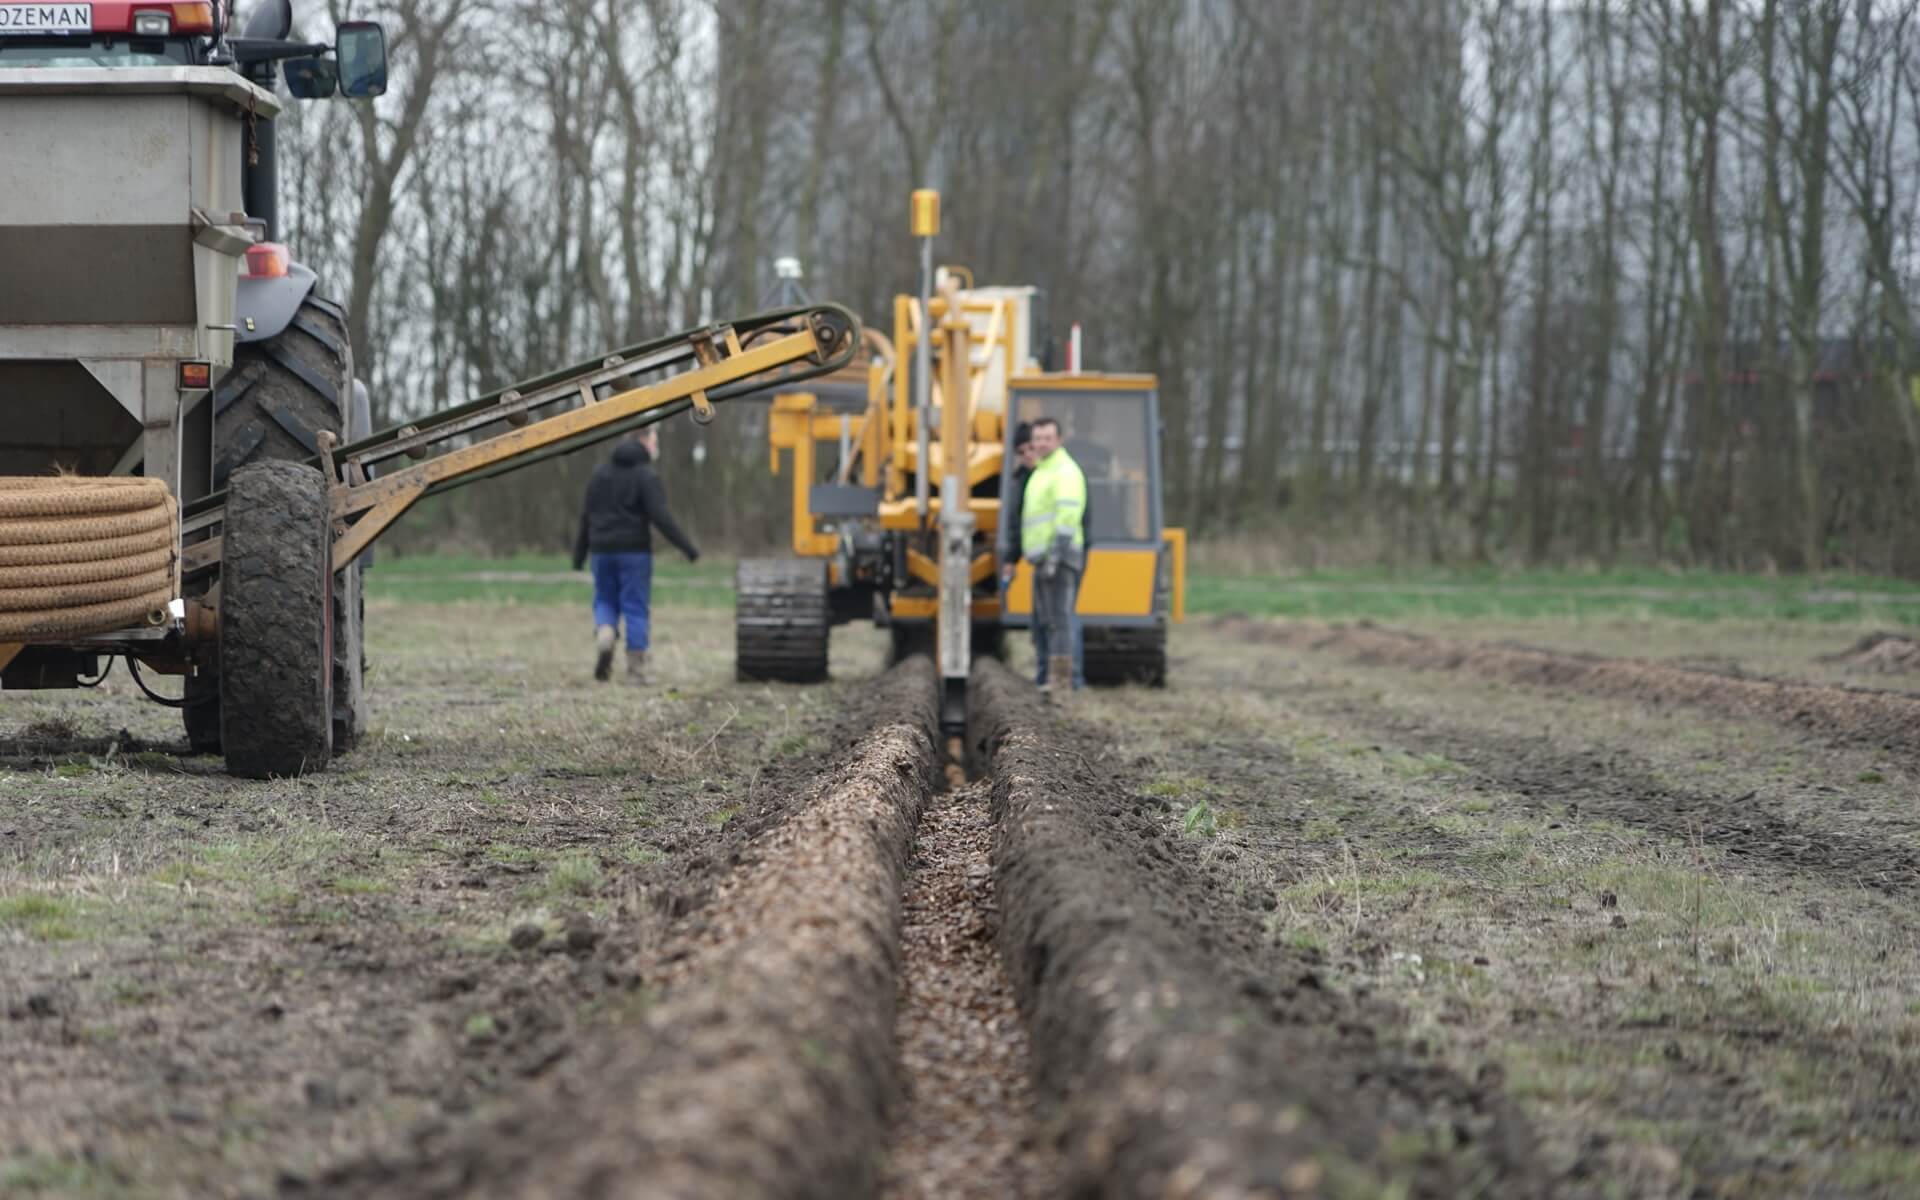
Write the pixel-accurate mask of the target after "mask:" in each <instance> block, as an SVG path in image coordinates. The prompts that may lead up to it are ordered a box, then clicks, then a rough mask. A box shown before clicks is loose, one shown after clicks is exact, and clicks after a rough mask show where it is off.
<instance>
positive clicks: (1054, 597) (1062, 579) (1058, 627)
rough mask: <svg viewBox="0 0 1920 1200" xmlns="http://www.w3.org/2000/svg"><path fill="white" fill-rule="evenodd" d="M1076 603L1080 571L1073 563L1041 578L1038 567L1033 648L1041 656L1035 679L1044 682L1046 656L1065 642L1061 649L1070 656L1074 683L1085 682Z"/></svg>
mask: <svg viewBox="0 0 1920 1200" xmlns="http://www.w3.org/2000/svg"><path fill="white" fill-rule="evenodd" d="M1079 603H1080V572H1079V571H1076V570H1075V569H1073V568H1072V567H1061V568H1059V569H1058V570H1056V571H1055V572H1054V575H1053V578H1052V579H1051V580H1048V579H1045V578H1043V577H1042V576H1041V574H1040V572H1039V571H1038V570H1036V571H1035V572H1034V576H1033V652H1034V653H1035V654H1036V655H1038V656H1039V659H1040V668H1039V670H1038V671H1037V672H1036V673H1035V678H1034V682H1035V683H1037V684H1044V683H1046V682H1047V665H1048V664H1047V658H1048V656H1049V654H1050V652H1051V651H1052V650H1053V649H1054V648H1055V647H1057V646H1059V645H1060V644H1061V643H1062V642H1064V643H1065V644H1066V646H1067V649H1066V651H1065V652H1064V653H1066V654H1067V655H1069V656H1071V657H1072V659H1073V686H1074V687H1076V688H1083V687H1085V686H1087V665H1086V659H1085V657H1084V655H1085V647H1084V646H1083V645H1082V644H1081V640H1080V613H1079Z"/></svg>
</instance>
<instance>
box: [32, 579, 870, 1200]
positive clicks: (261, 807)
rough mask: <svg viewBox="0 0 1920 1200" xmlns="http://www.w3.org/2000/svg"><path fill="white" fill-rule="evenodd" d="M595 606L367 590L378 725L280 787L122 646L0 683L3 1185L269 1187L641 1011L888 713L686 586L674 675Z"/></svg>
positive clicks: (864, 647) (842, 652) (667, 633)
mask: <svg viewBox="0 0 1920 1200" xmlns="http://www.w3.org/2000/svg"><path fill="white" fill-rule="evenodd" d="M578 617H579V614H577V613H576V612H574V611H573V610H572V609H563V608H548V607H528V608H512V607H506V608H500V607H493V606H487V607H481V606H473V607H463V606H374V607H373V609H372V610H371V611H370V614H369V627H370V631H371V637H372V649H371V657H372V660H373V662H374V664H375V667H374V674H373V676H372V681H373V687H374V688H375V691H374V693H373V694H374V704H373V729H372V732H371V735H370V736H369V737H368V739H367V742H366V745H365V746H364V747H363V748H361V749H360V750H358V751H356V752H355V753H353V754H351V755H349V756H347V757H345V758H342V759H341V760H340V761H339V762H337V763H336V764H335V766H334V768H333V769H332V770H330V771H329V772H327V773H325V774H323V775H319V776H315V777H311V778H307V779H301V780H296V781H283V782H274V783H268V784H258V783H248V782H244V781H239V780H232V779H228V778H227V777H226V776H224V775H222V774H221V773H220V772H219V770H218V763H217V761H215V760H212V759H208V758H195V757H187V756H185V755H184V754H183V753H182V752H181V751H183V749H184V747H182V746H180V745H178V743H179V742H180V740H181V739H180V738H179V737H178V735H177V733H176V729H177V726H176V724H175V721H176V720H177V718H176V717H175V715H174V714H172V713H170V712H168V711H166V710H162V709H158V708H156V707H153V706H150V705H145V704H142V703H139V702H138V701H136V700H135V699H134V698H133V696H132V695H131V694H130V693H131V688H130V685H129V684H128V683H127V681H126V680H125V677H124V674H121V673H116V675H115V676H114V677H113V678H111V679H110V680H109V682H108V683H107V684H106V685H105V686H104V687H103V688H102V689H101V691H102V692H104V693H106V694H105V695H104V696H102V695H99V694H97V693H38V694H27V695H25V696H10V697H8V698H7V700H6V701H5V703H4V705H0V1194H4V1195H33V1194H47V1195H78V1196H91V1195H99V1196H113V1195H140V1196H195V1197H199V1196H219V1195H260V1194H265V1193H269V1192H273V1191H278V1190H298V1189H300V1188H301V1187H302V1185H303V1184H306V1183H309V1182H311V1181H314V1180H317V1179H322V1178H324V1177H325V1174H326V1172H327V1171H328V1170H330V1169H334V1168H337V1167H338V1166H339V1165H340V1164H343V1163H352V1162H356V1161H359V1160H362V1159H371V1160H380V1159H384V1158H387V1157H392V1156H402V1157H404V1156H406V1155H408V1154H411V1153H413V1150H414V1147H415V1146H416V1145H417V1144H421V1143H424V1142H430V1141H432V1140H433V1139H435V1138H438V1137H441V1136H443V1135H444V1134H445V1133H446V1131H447V1130H448V1129H449V1128H450V1127H452V1126H455V1125H458V1124H459V1123H461V1122H462V1121H465V1120H467V1119H469V1118H471V1117H472V1116H473V1115H474V1114H476V1112H477V1111H479V1110H484V1109H486V1108H487V1107H488V1106H489V1105H490V1104H492V1103H494V1102H495V1101H496V1100H497V1099H498V1098H499V1097H501V1096H502V1095H510V1094H512V1093H514V1092H515V1091H516V1090H518V1089H520V1088H521V1087H523V1086H524V1082H525V1081H526V1080H527V1079H529V1078H532V1077H534V1076H538V1075H541V1074H543V1073H545V1072H547V1071H548V1070H549V1069H550V1068H552V1067H553V1066H554V1065H555V1064H556V1063H558V1062H561V1061H563V1060H565V1059H566V1057H567V1056H568V1055H569V1054H570V1053H571V1052H572V1051H573V1049H574V1047H575V1045H576V1042H577V1041H578V1039H579V1036H580V1032H581V1030H582V1029H584V1028H590V1027H599V1026H602V1025H607V1024H618V1023H620V1022H622V1021H628V1020H634V1019H637V1018H638V1017H639V1016H641V1015H643V1014H644V1013H645V1011H646V1010H647V1008H648V1006H649V1005H650V1004H651V1003H652V1002H653V999H654V991H653V990H652V987H651V983H652V981H651V980H650V979H649V978H648V975H649V969H648V968H649V967H650V965H651V963H652V961H653V958H654V957H655V955H654V953H653V952H655V951H657V950H658V949H659V947H660V946H662V945H663V944H664V943H665V942H666V940H667V938H668V931H669V929H671V928H673V927H675V925H676V923H677V922H682V921H684V920H685V919H686V918H687V917H688V915H689V914H690V913H694V912H697V911H698V910H699V908H700V907H701V905H702V904H703V903H704V901H705V899H706V898H707V896H708V895H709V893H710V892H711V890H712V888H713V886H714V884H715V882H716V881H717V880H719V879H720V878H722V877H724V875H725V873H726V872H727V870H728V868H729V866H730V864H731V862H732V861H733V860H735V859H737V858H738V857H739V855H740V854H741V852H742V850H743V848H744V847H745V846H747V845H748V843H749V841H750V839H751V838H752V837H753V836H754V835H755V834H756V833H759V832H762V831H764V830H766V829H768V828H771V827H773V826H775V825H777V823H778V822H779V821H780V820H781V818H782V817H783V816H784V814H785V810H786V808H787V807H788V806H789V805H790V804H792V803H793V802H794V801H795V800H796V799H797V798H799V797H801V796H803V795H804V794H805V791H806V788H807V786H808V785H809V783H810V781H811V780H812V779H813V778H814V777H815V776H816V775H817V774H818V773H819V772H820V771H821V770H822V769H823V767H825V766H826V765H827V764H830V763H831V762H833V761H834V759H835V757H836V755H838V754H840V753H842V752H844V750H845V748H846V747H847V746H848V745H850V744H851V742H852V741H853V740H854V739H855V738H857V737H859V736H860V735H862V734H864V733H866V732H867V731H868V729H869V728H870V727H871V726H872V724H873V723H874V722H875V721H876V720H877V719H878V716H879V713H878V712H877V710H875V709H874V708H873V707H872V706H871V705H872V701H871V699H870V698H868V697H866V696H865V695H864V694H863V691H862V688H861V686H860V682H859V681H862V680H865V679H868V678H870V677H871V676H872V675H873V674H874V673H876V672H877V671H878V669H879V667H880V664H881V654H882V647H881V645H880V643H879V642H877V641H876V640H874V639H872V638H865V639H863V638H861V637H859V636H858V635H855V636H850V637H845V638H842V639H840V640H839V643H838V645H837V647H836V651H835V662H834V668H835V673H836V676H837V677H838V681H837V682H835V683H833V684H830V685H828V686H826V687H824V688H817V689H799V688H785V687H774V686H762V685H745V684H736V683H734V682H733V681H732V644H731V642H732V637H731V626H730V623H729V621H728V618H727V614H725V613H718V612H713V611H711V610H707V611H700V610H684V611H683V610H669V611H667V612H664V613H663V614H662V615H661V618H660V621H659V633H658V637H659V644H658V646H657V650H656V655H655V657H656V674H657V675H658V676H659V681H658V684H657V686H655V687H654V688H652V689H648V690H645V691H635V690H628V689H625V688H622V687H618V686H613V685H595V684H593V683H591V682H590V681H589V680H588V679H587V669H588V667H589V666H590V654H591V646H590V642H589V641H588V639H589V638H590V636H591V635H590V630H586V629H584V628H583V627H582V626H583V622H582V621H581V620H579V619H578Z"/></svg>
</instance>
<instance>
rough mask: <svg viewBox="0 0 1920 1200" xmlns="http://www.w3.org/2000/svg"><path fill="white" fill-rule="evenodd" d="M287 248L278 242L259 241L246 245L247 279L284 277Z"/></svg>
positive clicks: (287, 261)
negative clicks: (258, 242) (256, 243)
mask: <svg viewBox="0 0 1920 1200" xmlns="http://www.w3.org/2000/svg"><path fill="white" fill-rule="evenodd" d="M289 261H290V260H289V259H288V257H287V248H286V247H285V246H283V245H281V244H280V243H279V242H261V243H260V244H258V245H255V246H248V247H247V270H246V277H247V278H248V279H284V278H285V277H286V274H287V266H288V263H289Z"/></svg>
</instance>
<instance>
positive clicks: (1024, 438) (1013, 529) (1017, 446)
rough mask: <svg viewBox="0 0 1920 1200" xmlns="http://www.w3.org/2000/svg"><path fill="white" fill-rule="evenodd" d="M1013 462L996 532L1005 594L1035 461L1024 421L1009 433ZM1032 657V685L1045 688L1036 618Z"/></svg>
mask: <svg viewBox="0 0 1920 1200" xmlns="http://www.w3.org/2000/svg"><path fill="white" fill-rule="evenodd" d="M1013 453H1014V461H1015V462H1017V463H1018V464H1019V465H1018V466H1016V467H1015V468H1014V469H1013V479H1012V481H1011V482H1012V484H1013V494H1012V495H1010V496H1008V497H1006V498H1005V499H1003V500H1002V501H1001V505H1000V512H1001V517H1000V528H1001V529H1002V530H1004V531H1006V532H1005V533H1003V534H1002V536H1003V537H1005V538H1008V539H1009V541H1008V549H1007V557H1006V561H1004V562H1003V563H1001V564H1000V590H1001V591H1002V592H1005V591H1006V589H1007V587H1008V586H1009V585H1011V584H1012V583H1013V572H1014V568H1015V567H1017V566H1018V565H1019V563H1020V519H1021V517H1022V516H1023V515H1024V512H1025V509H1026V501H1027V477H1028V476H1030V475H1032V474H1033V466H1034V463H1035V462H1036V461H1038V460H1037V459H1036V458H1035V457H1034V453H1033V426H1032V425H1031V424H1029V423H1028V422H1026V421H1022V422H1020V424H1018V425H1016V426H1014V429H1013ZM1033 653H1034V657H1035V658H1037V659H1038V660H1039V662H1040V669H1039V670H1038V671H1036V672H1035V673H1034V677H1033V680H1034V682H1035V683H1036V684H1039V685H1041V686H1045V685H1046V682H1047V627H1046V626H1045V625H1044V624H1042V623H1041V622H1040V620H1039V619H1038V618H1037V617H1036V618H1035V619H1034V621H1033Z"/></svg>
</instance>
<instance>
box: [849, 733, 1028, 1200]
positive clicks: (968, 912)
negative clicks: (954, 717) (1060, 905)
mask: <svg viewBox="0 0 1920 1200" xmlns="http://www.w3.org/2000/svg"><path fill="white" fill-rule="evenodd" d="M947 770H948V783H949V785H950V786H949V788H948V789H947V790H946V791H944V792H942V793H941V794H940V795H938V796H936V797H935V798H934V800H933V803H932V806H931V807H930V808H929V809H928V810H927V812H926V815H925V816H923V817H922V818H921V821H920V830H919V835H918V837H917V839H916V841H915V844H914V852H913V859H912V862H911V863H910V865H909V871H910V874H909V876H908V879H907V887H906V892H905V895H904V898H903V910H904V913H903V916H904V920H903V923H902V928H901V952H902V958H903V960H904V961H903V964H902V968H901V975H900V997H899V1023H898V1025H897V1037H898V1041H899V1052H900V1061H901V1069H902V1074H903V1075H904V1077H905V1079H906V1082H907V1088H908V1098H907V1102H906V1104H905V1106H904V1109H903V1111H902V1112H901V1114H900V1117H899V1119H898V1121H897V1123H896V1125H895V1127H894V1136H893V1143H892V1146H893V1149H892V1153H891V1155H890V1156H889V1159H888V1163H887V1171H886V1177H885V1182H884V1185H883V1187H882V1189H881V1195H882V1196H885V1197H888V1198H889V1200H910V1198H912V1200H918V1198H921V1197H927V1198H931V1197H941V1198H943V1200H945V1198H947V1197H974V1196H978V1197H1026V1196H1033V1197H1039V1196H1051V1195H1057V1194H1058V1193H1059V1190H1060V1161H1059V1155H1058V1152H1057V1150H1056V1149H1055V1147H1054V1146H1053V1144H1052V1142H1051V1141H1050V1140H1049V1139H1048V1138H1046V1137H1045V1136H1044V1135H1043V1131H1042V1129H1041V1127H1040V1125H1039V1122H1038V1121H1037V1119H1036V1116H1035V1097H1034V1092H1033V1087H1032V1084H1031V1083H1030V1082H1029V1075H1028V1070H1027V1056H1028V1044H1027V1034H1026V1029H1025V1027H1024V1026H1023V1025H1022V1024H1021V1021H1020V1010H1019V1007H1018V1004H1017V1002H1016V1001H1015V998H1014V992H1013V987H1012V985H1011V984H1010V983H1009V982H1008V981H1007V977H1006V974H1005V972H1004V971H1003V970H1002V969H1001V965H1000V956H999V954H998V953H996V952H995V949H994V934H995V926H996V925H997V924H998V913H997V911H996V909H995V907H994V898H993V867H992V864H991V862H990V861H989V855H990V852H991V849H992V843H993V826H992V818H991V817H990V815H989V813H988V800H989V794H990V793H989V786H988V785H987V784H985V783H976V784H966V783H965V782H964V776H963V775H962V774H961V772H960V770H959V768H958V767H955V766H951V765H950V766H949V767H948V768H947Z"/></svg>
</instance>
